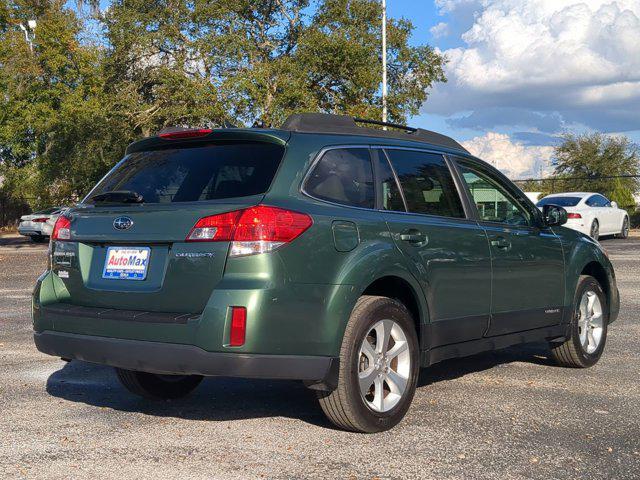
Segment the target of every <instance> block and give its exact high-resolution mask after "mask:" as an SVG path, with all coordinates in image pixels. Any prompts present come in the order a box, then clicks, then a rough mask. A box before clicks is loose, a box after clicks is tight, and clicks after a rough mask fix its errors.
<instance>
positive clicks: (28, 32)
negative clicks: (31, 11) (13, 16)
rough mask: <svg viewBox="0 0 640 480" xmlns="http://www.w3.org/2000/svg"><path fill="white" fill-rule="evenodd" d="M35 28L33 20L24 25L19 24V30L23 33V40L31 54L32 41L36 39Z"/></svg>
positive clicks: (35, 24)
mask: <svg viewBox="0 0 640 480" xmlns="http://www.w3.org/2000/svg"><path fill="white" fill-rule="evenodd" d="M36 26H37V23H36V21H35V20H29V21H28V22H27V24H26V25H23V24H22V23H21V24H20V30H22V31H23V32H24V39H25V41H26V42H27V45H29V50H30V51H31V53H33V41H34V40H35V38H36Z"/></svg>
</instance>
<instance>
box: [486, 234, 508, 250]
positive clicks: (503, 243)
mask: <svg viewBox="0 0 640 480" xmlns="http://www.w3.org/2000/svg"><path fill="white" fill-rule="evenodd" d="M491 246H493V247H496V248H497V249H500V250H509V249H510V248H511V242H510V241H509V240H507V239H506V238H504V237H495V238H494V239H493V240H491Z"/></svg>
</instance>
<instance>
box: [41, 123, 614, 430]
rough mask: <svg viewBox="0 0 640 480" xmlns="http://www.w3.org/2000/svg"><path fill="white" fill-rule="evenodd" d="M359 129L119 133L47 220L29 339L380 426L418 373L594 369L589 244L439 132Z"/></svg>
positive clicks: (155, 377) (593, 277) (156, 395)
mask: <svg viewBox="0 0 640 480" xmlns="http://www.w3.org/2000/svg"><path fill="white" fill-rule="evenodd" d="M370 123H371V121H363V120H357V121H356V120H355V119H353V118H350V117H346V116H334V115H320V114H317V115H313V114H306V115H293V116H292V117H290V118H289V119H288V120H287V121H286V122H285V124H284V125H283V127H282V128H281V129H277V130H276V129H264V128H252V129H233V128H230V129H217V130H210V129H198V130H182V131H179V130H178V131H173V132H170V133H160V134H159V135H158V136H155V137H151V138H146V139H143V140H140V141H138V142H136V143H133V144H131V145H129V147H128V148H127V150H126V154H125V158H124V160H123V161H122V162H120V163H118V164H117V166H116V167H115V168H114V169H113V170H111V172H109V174H107V175H106V176H105V177H104V179H103V180H101V181H100V183H98V185H97V186H96V187H95V188H94V189H93V190H92V191H91V192H90V193H89V194H88V195H87V196H86V198H85V199H84V200H83V201H82V202H81V203H80V204H78V205H76V206H75V207H73V208H70V209H68V210H65V212H64V214H63V215H61V216H60V218H59V219H58V221H57V222H56V225H55V228H54V231H53V234H52V236H51V248H50V252H51V257H50V258H51V260H50V263H49V268H48V270H47V271H46V272H45V273H44V274H43V275H41V276H40V277H39V278H38V280H37V285H36V287H35V289H34V293H33V308H32V314H33V326H34V330H35V332H34V340H35V343H36V346H37V348H38V349H39V350H40V351H42V352H45V353H48V354H50V355H56V356H59V357H62V358H65V359H78V360H83V361H87V362H94V363H98V364H105V365H110V366H113V367H115V368H116V372H117V375H118V378H119V379H120V381H121V383H122V384H123V385H124V386H125V387H126V388H127V389H128V390H130V391H131V392H133V393H135V394H137V395H141V396H143V397H147V398H150V399H167V398H178V397H181V396H184V395H187V394H188V393H189V392H190V391H192V390H193V389H194V388H196V386H197V385H198V384H199V383H200V381H201V380H202V377H203V376H206V375H211V376H216V375H220V376H231V377H233V376H235V377H252V378H270V379H290V380H302V381H304V382H305V385H306V386H307V387H308V388H310V389H313V390H315V391H316V392H317V395H318V399H319V402H320V406H321V407H322V409H323V410H324V412H325V413H326V415H327V417H328V418H329V419H330V420H331V421H332V422H333V423H334V424H336V425H337V426H339V427H341V428H344V429H346V430H352V431H357V432H378V431H381V430H386V429H388V428H391V427H393V426H394V425H395V424H396V423H398V422H399V421H400V420H401V419H402V417H403V416H404V414H405V413H406V411H407V409H408V408H409V405H410V404H411V400H412V398H413V395H414V392H415V390H416V385H417V383H418V373H419V369H420V367H428V366H430V365H432V364H434V363H436V362H440V361H442V360H446V359H448V358H456V357H462V356H466V355H473V354H476V353H479V352H482V351H487V350H494V349H498V348H504V347H508V346H511V345H516V344H520V343H525V342H539V341H545V342H548V343H549V345H550V348H551V352H552V356H553V358H554V359H555V361H556V362H557V363H558V364H559V365H563V366H569V367H581V368H584V367H589V366H591V365H594V364H595V363H596V362H597V361H598V359H599V358H600V356H601V355H602V352H603V351H604V348H605V342H606V335H607V327H608V325H609V323H610V322H612V321H613V320H615V318H616V317H617V315H618V311H619V306H620V300H619V295H618V288H617V286H616V280H615V275H614V272H613V266H612V265H611V262H610V261H609V259H608V258H607V256H606V254H605V252H604V251H603V250H602V248H601V247H600V245H599V244H598V242H594V241H592V240H591V239H589V238H587V237H585V236H584V235H581V234H579V233H578V232H574V231H572V230H569V229H566V228H559V227H560V225H562V224H563V223H564V222H565V221H566V218H567V212H566V211H565V210H564V209H563V208H562V207H557V206H553V205H551V206H547V207H545V208H544V209H543V211H542V212H541V211H540V210H538V209H537V208H536V207H535V205H534V204H533V203H532V202H531V201H529V200H528V199H527V198H526V196H525V195H524V194H523V193H522V191H521V190H520V189H518V188H517V187H516V186H515V185H514V184H513V183H512V182H511V181H509V180H508V179H507V178H506V177H505V176H504V175H503V174H501V173H500V172H499V171H497V170H496V169H495V168H493V167H491V165H489V164H487V163H485V162H483V161H481V160H479V159H477V158H475V157H473V156H472V155H471V154H470V153H469V152H468V151H467V150H465V148H464V147H463V146H462V145H460V144H459V143H458V142H456V141H455V140H453V139H451V138H449V137H446V136H444V135H441V134H438V133H435V132H429V131H425V130H420V129H415V128H409V127H400V129H401V130H400V131H397V130H395V131H384V130H381V129H373V128H363V127H361V126H359V125H358V124H360V125H361V124H364V125H367V124H370ZM388 126H389V127H394V126H393V125H388ZM395 127H396V128H398V126H395ZM469 395H473V392H472V391H471V389H470V390H469ZM211 408H215V406H212V407H211Z"/></svg>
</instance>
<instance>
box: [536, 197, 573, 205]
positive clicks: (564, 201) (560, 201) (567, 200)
mask: <svg viewBox="0 0 640 480" xmlns="http://www.w3.org/2000/svg"><path fill="white" fill-rule="evenodd" d="M580 200H582V198H581V197H544V198H543V199H542V200H540V201H539V202H538V203H536V205H537V206H538V207H544V206H545V205H557V206H559V207H575V206H576V205H577V204H578V203H580Z"/></svg>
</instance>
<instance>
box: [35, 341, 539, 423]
mask: <svg viewBox="0 0 640 480" xmlns="http://www.w3.org/2000/svg"><path fill="white" fill-rule="evenodd" d="M547 355H548V350H547V348H546V345H533V344H532V345H527V346H521V347H518V348H511V349H507V350H502V351H499V352H488V353H483V354H480V355H475V356H473V357H467V358H464V359H455V360H449V361H445V362H442V363H439V364H436V365H434V366H432V367H430V368H427V369H423V370H422V372H421V374H420V378H419V381H418V387H419V388H428V386H429V385H432V384H434V383H437V382H440V381H443V380H452V379H455V378H459V377H462V376H464V375H467V374H470V373H473V372H479V371H483V370H487V369H490V368H493V367H495V366H498V365H502V364H507V363H511V362H516V361H518V362H529V363H537V364H543V365H547V364H550V361H549V360H548V358H547ZM47 392H48V393H49V394H50V395H52V396H54V397H58V398H63V399H65V400H69V401H72V402H80V403H85V404H87V405H93V406H97V407H102V408H110V409H114V410H118V411H125V412H140V413H144V414H146V415H155V416H160V417H175V418H181V419H186V420H207V421H220V422H225V421H230V420H241V419H249V418H263V417H289V418H295V419H299V420H302V421H305V422H308V423H310V424H314V425H318V426H323V427H330V428H331V424H330V423H329V422H328V421H327V420H326V419H325V417H324V415H323V414H322V411H321V409H320V407H319V405H318V403H317V402H315V401H314V400H315V393H314V392H313V391H311V390H309V389H307V388H305V386H304V385H303V384H302V382H296V381H272V380H253V379H238V378H206V379H204V381H203V382H202V384H201V385H200V386H199V387H198V388H197V389H196V390H195V391H194V392H193V393H192V394H191V395H190V396H188V397H186V398H184V399H180V400H173V401H150V400H145V399H143V398H139V397H137V396H135V395H133V394H131V393H129V392H127V391H126V390H125V389H124V387H122V386H121V385H120V383H119V382H118V380H117V377H116V375H115V372H114V370H113V369H112V368H110V367H105V366H101V365H94V364H90V363H85V362H78V361H72V362H69V363H66V364H65V365H64V367H63V368H61V369H60V370H58V371H56V372H54V373H53V374H51V375H50V376H49V378H48V380H47Z"/></svg>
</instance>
